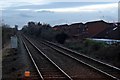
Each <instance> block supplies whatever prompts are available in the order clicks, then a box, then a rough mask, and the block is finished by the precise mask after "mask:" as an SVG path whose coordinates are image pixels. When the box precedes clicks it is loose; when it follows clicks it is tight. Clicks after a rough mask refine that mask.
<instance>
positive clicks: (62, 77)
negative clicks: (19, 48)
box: [23, 38, 72, 80]
mask: <svg viewBox="0 0 120 80" xmlns="http://www.w3.org/2000/svg"><path fill="white" fill-rule="evenodd" d="M23 43H24V45H25V47H26V50H27V52H28V53H29V56H30V58H31V60H32V62H33V64H34V66H35V68H36V70H37V72H38V75H39V79H37V80H72V78H71V77H70V76H69V75H68V74H66V73H65V72H64V71H63V70H62V69H61V68H60V67H59V66H58V65H56V64H55V63H54V62H53V61H52V60H51V59H50V58H49V57H47V55H45V54H44V53H43V52H42V51H41V50H40V49H39V48H37V46H35V45H34V44H33V43H32V42H31V41H28V40H26V39H24V38H23Z"/></svg>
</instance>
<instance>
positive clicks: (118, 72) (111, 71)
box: [42, 41, 120, 80]
mask: <svg viewBox="0 0 120 80" xmlns="http://www.w3.org/2000/svg"><path fill="white" fill-rule="evenodd" d="M42 43H43V44H45V45H47V46H49V47H51V48H53V49H54V50H57V51H59V52H60V53H62V54H65V55H67V56H69V57H71V58H74V59H76V60H78V61H80V62H82V63H83V64H85V65H88V66H90V67H92V68H94V69H96V70H98V71H100V72H101V73H103V74H105V75H107V76H109V77H111V78H113V79H116V80H120V69H119V68H117V67H115V66H112V65H109V64H107V63H104V62H101V61H98V60H96V59H93V58H91V57H88V56H86V55H83V54H80V53H78V52H76V51H73V50H70V49H68V48H66V47H63V46H61V45H58V44H55V43H53V42H49V41H44V42H42Z"/></svg>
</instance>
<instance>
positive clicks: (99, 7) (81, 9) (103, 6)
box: [34, 3, 118, 12]
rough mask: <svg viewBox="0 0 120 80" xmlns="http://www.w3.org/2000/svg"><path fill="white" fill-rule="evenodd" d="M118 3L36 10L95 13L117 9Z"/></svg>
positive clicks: (39, 10) (38, 10)
mask: <svg viewBox="0 0 120 80" xmlns="http://www.w3.org/2000/svg"><path fill="white" fill-rule="evenodd" d="M117 7H118V4H117V3H110V4H96V5H87V6H80V7H72V8H71V7H69V8H51V9H35V10H34V11H35V12H41V11H46V12H93V11H99V10H105V9H111V8H117Z"/></svg>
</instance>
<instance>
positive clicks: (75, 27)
mask: <svg viewBox="0 0 120 80" xmlns="http://www.w3.org/2000/svg"><path fill="white" fill-rule="evenodd" d="M53 29H54V30H59V31H63V32H65V33H67V34H68V35H69V36H70V37H71V38H75V39H83V38H106V39H107V38H108V39H120V23H116V24H114V23H107V22H105V21H103V20H100V21H92V22H87V23H85V24H83V23H74V24H71V25H67V24H64V25H57V26H54V27H53Z"/></svg>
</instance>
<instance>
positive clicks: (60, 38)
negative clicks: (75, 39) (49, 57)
mask: <svg viewBox="0 0 120 80" xmlns="http://www.w3.org/2000/svg"><path fill="white" fill-rule="evenodd" d="M67 38H68V35H67V34H66V33H64V32H62V33H59V34H57V35H56V36H55V40H56V41H57V42H58V43H60V44H64V42H65V40H66V39H67Z"/></svg>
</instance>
